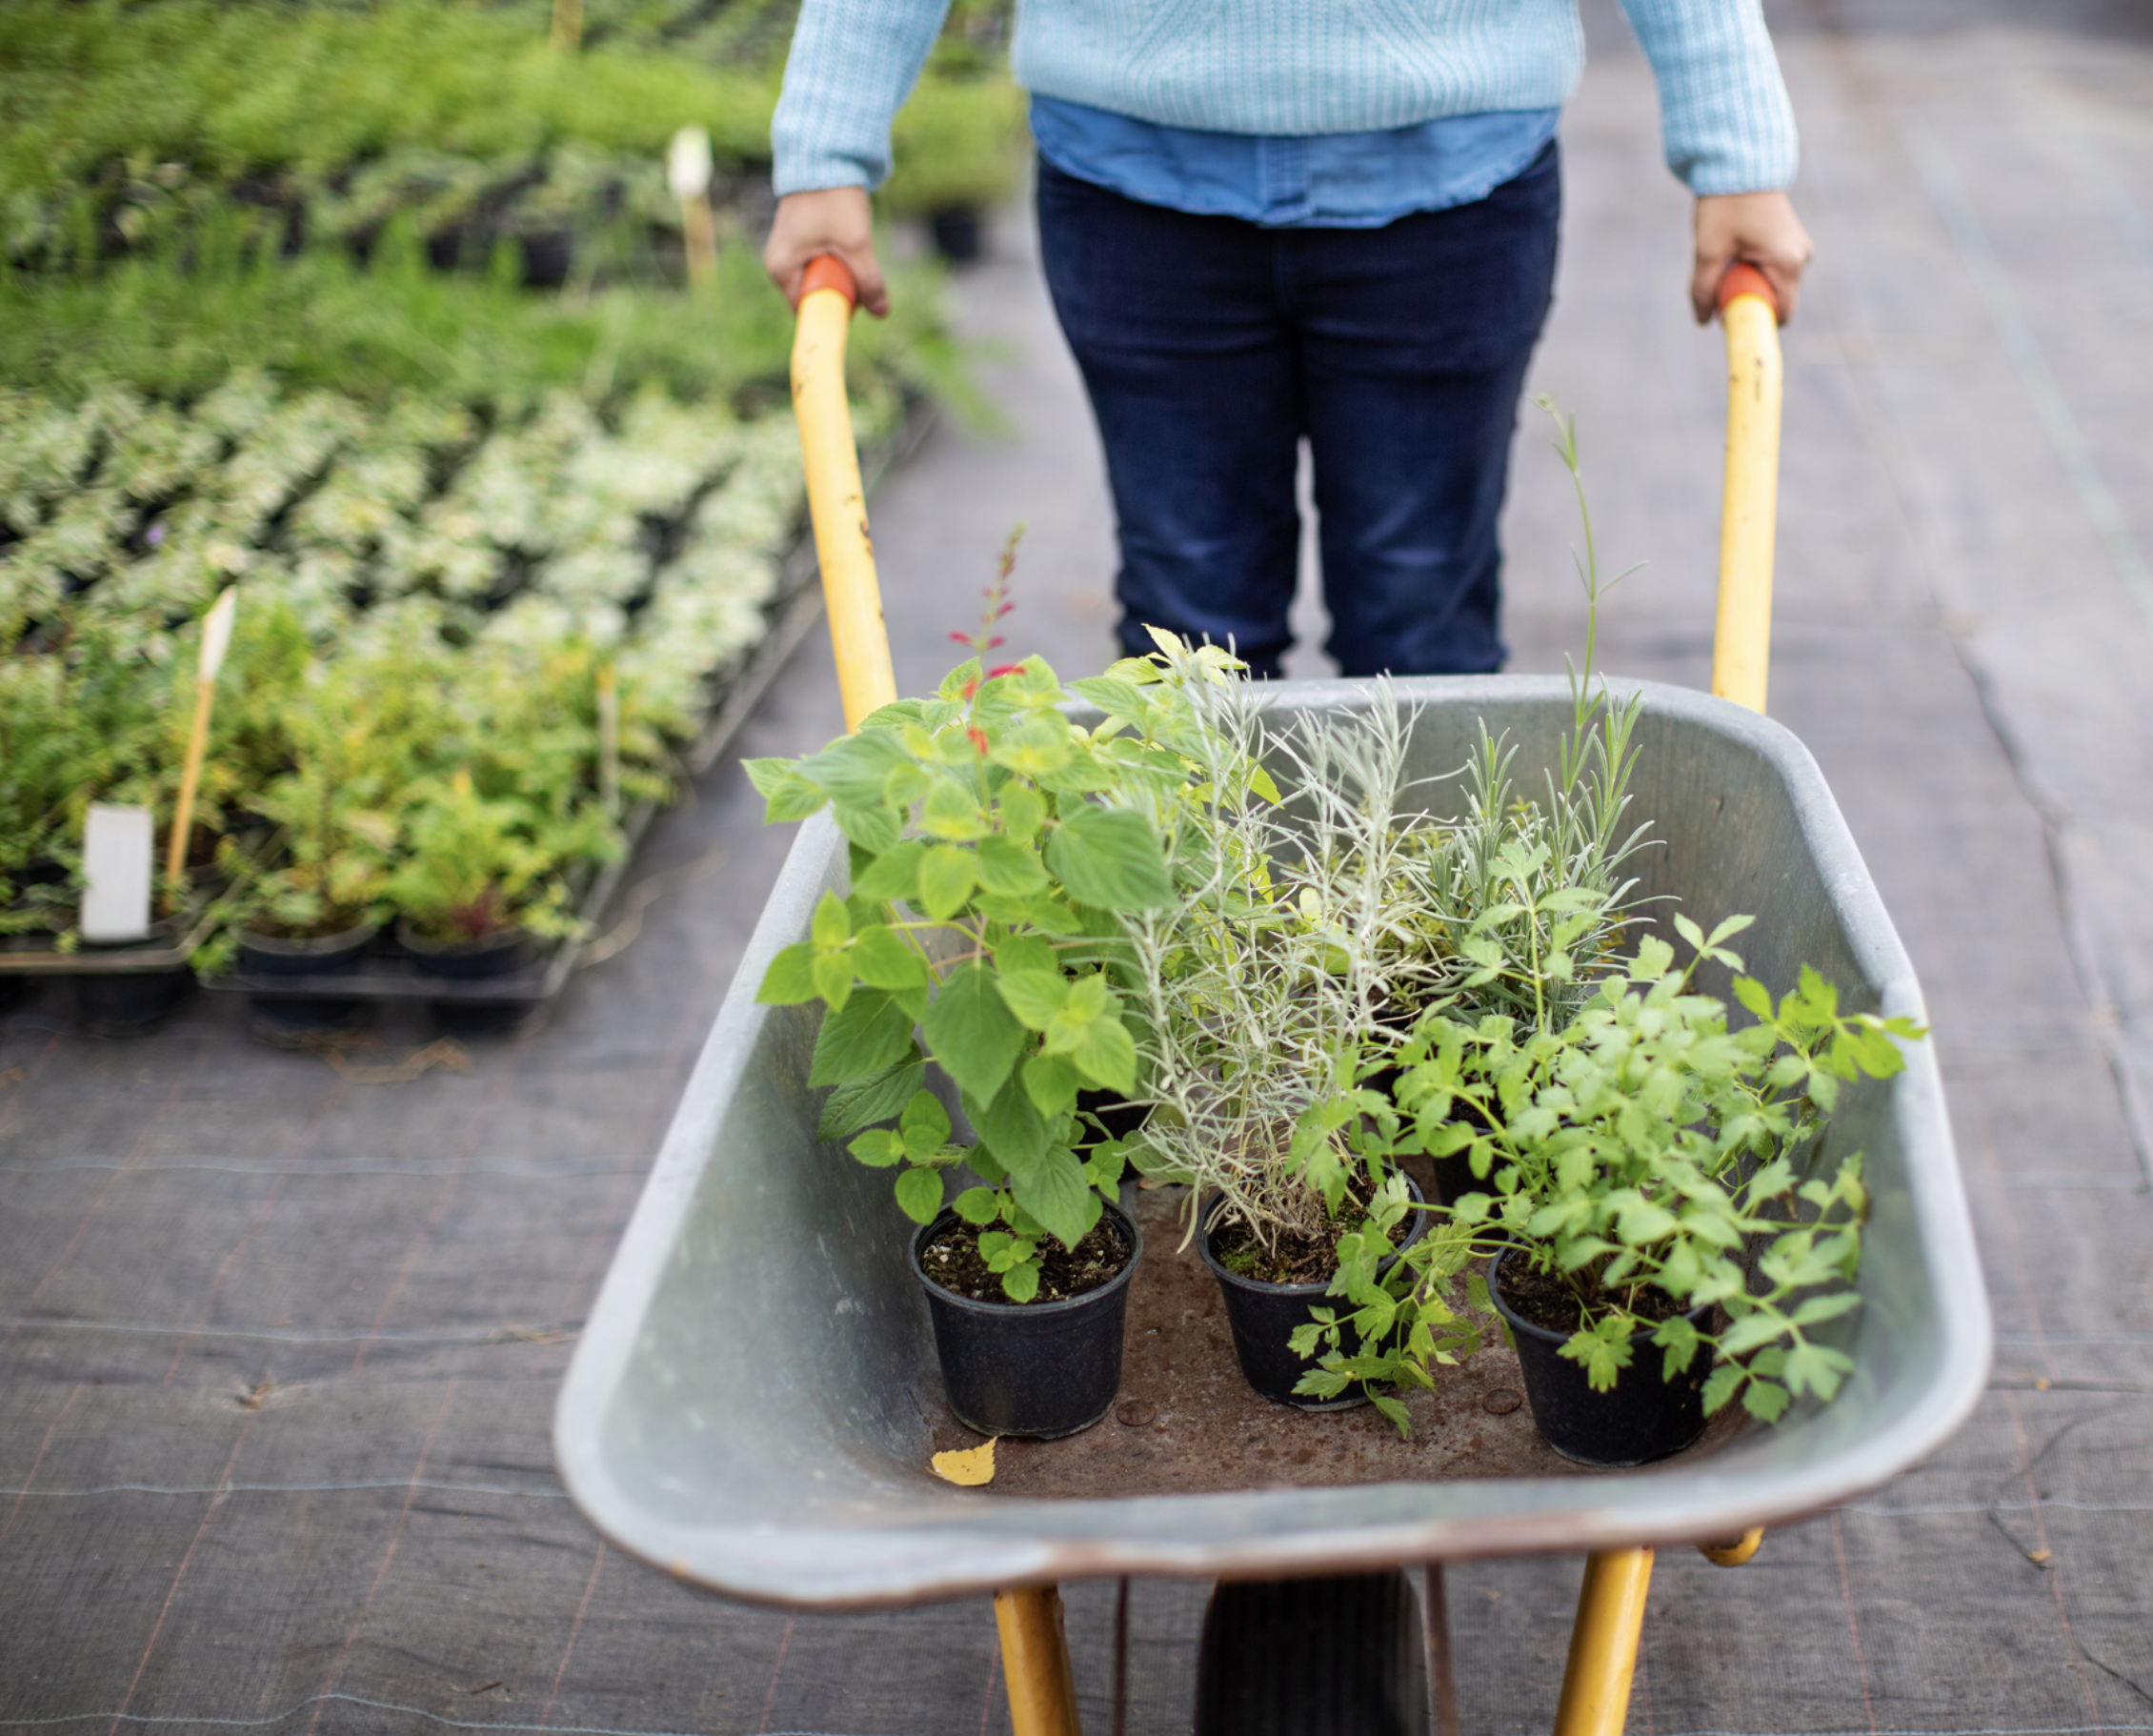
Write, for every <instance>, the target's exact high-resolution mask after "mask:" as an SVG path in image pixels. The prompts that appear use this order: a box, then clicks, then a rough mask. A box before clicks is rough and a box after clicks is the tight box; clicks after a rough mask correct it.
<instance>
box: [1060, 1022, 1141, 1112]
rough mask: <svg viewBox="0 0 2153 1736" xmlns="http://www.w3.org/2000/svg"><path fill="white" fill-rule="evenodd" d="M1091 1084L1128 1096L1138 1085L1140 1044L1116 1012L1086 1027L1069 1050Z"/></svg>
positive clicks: (1072, 1058) (1070, 1056)
mask: <svg viewBox="0 0 2153 1736" xmlns="http://www.w3.org/2000/svg"><path fill="white" fill-rule="evenodd" d="M1069 1058H1070V1060H1074V1061H1075V1062H1076V1065H1077V1067H1078V1068H1079V1069H1080V1070H1081V1071H1082V1073H1083V1075H1084V1078H1085V1079H1086V1080H1088V1081H1089V1082H1090V1083H1092V1084H1094V1085H1097V1086H1098V1087H1099V1088H1100V1089H1101V1090H1105V1091H1113V1092H1117V1093H1118V1094H1119V1095H1121V1096H1123V1097H1126V1096H1127V1095H1128V1094H1129V1093H1130V1092H1132V1091H1134V1090H1136V1088H1137V1043H1136V1040H1135V1039H1134V1038H1132V1037H1131V1036H1130V1035H1129V1033H1128V1031H1127V1029H1126V1028H1125V1027H1124V1026H1123V1025H1122V1023H1121V1020H1120V1019H1118V1018H1117V1017H1115V1016H1114V1015H1111V1014H1109V1015H1106V1016H1103V1017H1101V1018H1098V1019H1093V1020H1092V1021H1091V1022H1090V1023H1088V1024H1087V1025H1085V1026H1084V1028H1083V1030H1082V1032H1081V1033H1080V1034H1079V1035H1078V1036H1077V1038H1076V1044H1075V1046H1074V1047H1072V1048H1071V1050H1070V1052H1069Z"/></svg>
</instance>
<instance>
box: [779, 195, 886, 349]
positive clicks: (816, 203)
mask: <svg viewBox="0 0 2153 1736" xmlns="http://www.w3.org/2000/svg"><path fill="white" fill-rule="evenodd" d="M824 253H835V254H836V255H837V257H838V258H840V259H842V260H843V261H844V262H845V264H846V265H847V266H849V267H850V268H851V269H852V273H853V282H854V283H855V284H856V285H857V286H858V288H859V305H860V306H861V307H863V308H865V309H866V310H867V311H868V312H869V313H872V314H874V315H875V318H876V319H880V318H882V317H883V316H884V315H885V314H887V313H889V311H890V291H889V287H888V286H887V285H886V284H885V283H884V282H883V281H882V268H881V266H880V265H879V264H878V263H876V261H875V217H874V213H873V212H871V211H870V210H869V208H868V203H867V189H866V188H864V187H826V188H824V189H822V190H821V191H820V192H789V193H787V194H786V195H785V196H784V197H783V198H782V199H780V200H778V201H777V220H776V221H775V223H773V224H772V225H771V226H770V239H769V241H768V242H767V243H765V244H764V247H763V250H762V269H763V270H764V271H766V272H768V273H770V280H771V282H773V283H775V285H776V286H777V287H778V288H779V289H780V290H782V291H783V292H784V294H785V302H786V305H787V306H788V307H791V308H794V309H795V310H796V309H797V308H798V307H799V305H800V277H801V275H802V273H805V272H806V271H807V268H808V262H809V261H810V260H811V259H815V258H818V257H820V256H821V255H822V254H824Z"/></svg>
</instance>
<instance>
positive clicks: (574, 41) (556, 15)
mask: <svg viewBox="0 0 2153 1736" xmlns="http://www.w3.org/2000/svg"><path fill="white" fill-rule="evenodd" d="M582 42H583V0H553V52H554V53H556V54H573V53H574V52H575V50H577V49H578V48H579V47H580V46H581V45H582Z"/></svg>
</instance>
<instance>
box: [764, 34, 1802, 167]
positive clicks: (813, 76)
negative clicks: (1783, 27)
mask: <svg viewBox="0 0 2153 1736" xmlns="http://www.w3.org/2000/svg"><path fill="white" fill-rule="evenodd" d="M1622 6H1623V10H1625V11H1626V12H1627V13H1628V14H1629V18H1630V24H1631V26H1632V28H1633V29H1634V30H1636V31H1637V33H1638V38H1639V40H1640V42H1641V43H1642V44H1643V45H1644V51H1645V53H1646V54H1647V55H1648V56H1649V57H1650V59H1651V61H1652V68H1653V71H1654V73H1655V75H1656V76H1657V77H1658V79H1659V81H1660V131H1661V136H1662V140H1663V143H1664V146H1665V149H1666V153H1667V166H1668V168H1670V169H1672V170H1673V171H1674V172H1675V173H1676V174H1677V175H1678V176H1680V178H1681V180H1683V181H1684V182H1686V183H1687V184H1688V186H1689V188H1690V190H1691V192H1698V193H1715V192H1761V191H1763V190H1765V189H1770V188H1781V187H1784V186H1786V185H1787V183H1788V182H1790V181H1791V180H1793V178H1794V169H1795V134H1794V114H1793V111H1792V109H1791V108H1790V107H1789V105H1788V102H1787V95H1786V87H1785V85H1784V84H1782V83H1781V79H1780V69H1779V62H1778V60H1777V59H1776V58H1775V56H1774V55H1773V52H1772V43H1771V38H1770V37H1769V36H1768V35H1767V34H1766V33H1765V30H1764V17H1763V12H1762V10H1761V0H1622ZM947 7H948V0H804V4H803V5H802V6H801V8H800V21H799V27H798V29H797V30H795V32H794V36H793V51H792V56H791V58H790V59H789V60H788V61H787V62H786V66H785V90H784V94H783V96H782V97H781V98H780V99H779V101H778V105H777V114H776V118H775V121H774V122H773V124H772V127H771V138H772V144H773V146H774V148H775V155H776V175H775V181H776V188H777V191H778V192H780V193H787V192H804V191H807V190H809V189H813V188H818V187H875V186H877V185H879V184H880V182H881V180H882V177H883V176H884V175H886V174H887V173H888V172H889V170H890V120H891V117H892V116H893V115H895V113H896V111H897V108H898V106H899V105H900V104H901V103H902V102H903V101H904V98H905V96H906V95H907V94H908V93H909V92H910V91H911V90H912V87H913V83H914V81H915V80H916V79H917V78H918V76H919V69H920V67H921V66H922V65H923V64H924V63H925V61H926V58H927V51H928V50H929V49H931V48H932V47H933V46H934V43H935V37H936V33H937V32H938V31H939V30H940V29H941V23H942V15H943V13H944V11H945V10H947ZM1012 63H1013V67H1014V70H1015V72H1016V80H1017V82H1018V83H1019V84H1021V85H1023V86H1024V87H1025V88H1026V89H1027V90H1029V91H1034V92H1036V94H1039V95H1042V96H1058V97H1064V98H1066V99H1068V100H1069V101H1071V102H1077V103H1086V104H1089V105H1090V106H1091V107H1093V108H1095V109H1107V110H1111V111H1114V112H1115V113H1117V114H1131V115H1135V116H1136V117H1137V119H1139V120H1147V121H1156V122H1158V123H1160V124H1162V125H1165V126H1170V127H1191V128H1198V129H1202V130H1204V131H1217V132H1245V133H1258V134H1268V135H1274V136H1276V135H1288V136H1292V135H1308V134H1315V133H1326V132H1372V131H1380V130H1387V129H1390V128H1394V127H1407V126H1412V125H1415V124H1417V123H1419V122H1421V121H1429V120H1436V119H1439V118H1441V117H1443V116H1446V115H1454V114H1479V113H1485V112H1487V111H1491V110H1503V109H1552V108H1556V107H1559V105H1560V104H1561V103H1562V102H1563V101H1564V100H1565V99H1566V98H1567V97H1568V96H1569V94H1570V92H1571V91H1574V90H1575V89H1576V88H1577V83H1578V75H1579V73H1580V71H1582V70H1583V66H1584V35H1583V32H1582V31H1581V30H1580V28H1579V24H1578V13H1577V4H1576V0H1021V5H1020V7H1019V9H1018V16H1017V27H1016V43H1015V45H1014V49H1013V52H1012Z"/></svg>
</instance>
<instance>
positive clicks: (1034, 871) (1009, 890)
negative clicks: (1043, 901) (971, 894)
mask: <svg viewBox="0 0 2153 1736" xmlns="http://www.w3.org/2000/svg"><path fill="white" fill-rule="evenodd" d="M978 851H979V855H978V867H979V884H980V885H982V886H984V887H985V888H986V889H987V890H988V891H989V892H995V893H1000V894H1002V895H1003V896H1004V897H1007V898H1031V897H1033V896H1034V895H1036V894H1037V893H1041V892H1044V891H1045V890H1046V889H1047V871H1046V870H1045V869H1044V868H1042V867H1041V866H1040V865H1039V858H1038V855H1037V853H1036V852H1035V851H1034V850H1033V849H1032V847H1031V846H1030V845H1029V844H1023V843H1019V842H1018V841H1017V840H1016V839H1015V838H1005V837H1003V836H1001V835H999V834H990V835H989V836H988V837H986V838H981V839H980V840H979V846H978Z"/></svg>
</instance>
